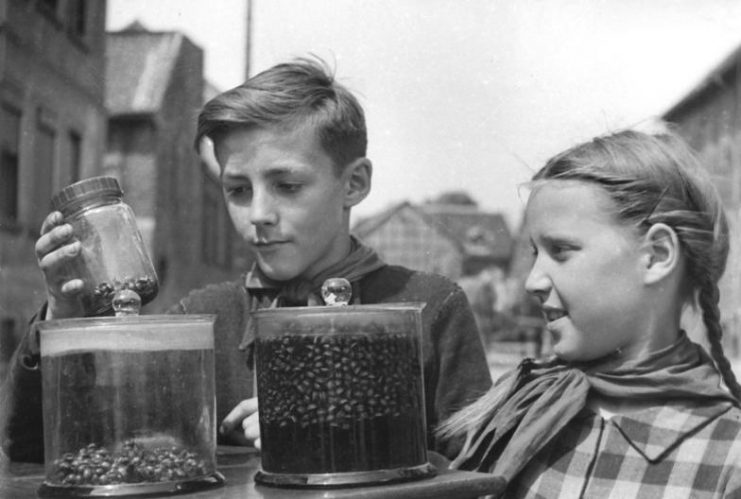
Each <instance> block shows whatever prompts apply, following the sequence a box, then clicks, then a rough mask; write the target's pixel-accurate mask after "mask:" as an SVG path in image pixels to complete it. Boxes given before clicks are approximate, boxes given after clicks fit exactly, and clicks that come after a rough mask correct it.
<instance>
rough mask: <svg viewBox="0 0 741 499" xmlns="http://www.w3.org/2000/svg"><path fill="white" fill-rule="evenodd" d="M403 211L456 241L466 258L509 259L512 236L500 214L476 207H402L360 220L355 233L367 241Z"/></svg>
mask: <svg viewBox="0 0 741 499" xmlns="http://www.w3.org/2000/svg"><path fill="white" fill-rule="evenodd" d="M403 209H409V210H413V211H414V212H416V213H417V214H418V215H419V216H420V218H421V219H423V220H425V221H426V222H427V224H428V225H430V226H431V227H432V228H433V229H435V230H436V231H437V232H438V233H440V234H441V235H442V236H443V237H445V238H447V239H449V240H451V241H453V242H454V243H455V244H456V245H457V246H458V247H459V248H461V250H462V252H463V253H464V254H465V255H467V256H476V257H484V258H494V259H508V258H509V256H510V254H511V250H512V235H511V233H510V231H509V228H508V226H507V222H506V221H505V219H504V217H503V216H502V215H501V214H499V213H488V212H484V211H481V210H480V209H479V208H478V207H476V206H467V205H453V204H438V203H427V204H421V205H412V204H410V203H409V202H406V201H405V202H403V203H399V204H397V205H394V206H392V207H390V208H389V209H386V210H384V211H382V212H380V213H378V214H376V215H374V216H371V217H367V218H364V219H362V220H359V221H358V222H357V223H356V224H355V225H354V226H353V232H354V233H355V234H357V235H358V236H360V237H361V238H362V237H365V236H368V235H369V234H371V233H373V232H375V231H376V230H377V229H379V228H380V227H382V226H383V225H384V224H385V223H386V222H387V221H388V220H389V219H391V218H392V217H393V216H394V215H395V214H397V213H398V212H400V211H401V210H403Z"/></svg>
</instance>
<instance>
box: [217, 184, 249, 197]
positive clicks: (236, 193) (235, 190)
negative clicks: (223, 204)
mask: <svg viewBox="0 0 741 499" xmlns="http://www.w3.org/2000/svg"><path fill="white" fill-rule="evenodd" d="M224 190H225V191H226V194H227V195H228V196H229V197H244V196H246V195H249V194H250V193H251V192H252V189H250V187H249V186H246V185H235V186H231V187H225V188H224Z"/></svg>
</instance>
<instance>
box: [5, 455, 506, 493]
mask: <svg viewBox="0 0 741 499" xmlns="http://www.w3.org/2000/svg"><path fill="white" fill-rule="evenodd" d="M430 462H431V463H432V464H433V465H435V466H436V467H437V469H438V473H437V475H436V476H434V477H430V478H425V479H421V480H415V481H411V482H404V483H396V484H388V485H374V486H363V487H345V488H331V489H330V488H327V489H306V488H304V489H299V488H283V487H280V488H279V487H270V486H265V485H260V484H255V481H254V476H255V473H256V472H257V471H258V470H259V469H260V455H259V453H258V452H257V451H255V450H254V449H250V448H245V447H221V446H220V447H219V449H218V451H217V463H218V470H219V472H220V473H221V474H222V475H223V476H224V478H225V483H224V485H222V486H220V487H215V488H211V489H207V490H201V491H199V492H190V493H180V494H177V495H176V496H172V495H171V496H169V497H178V498H180V497H182V498H211V499H217V498H219V499H230V498H247V499H253V498H254V499H277V498H286V499H292V498H300V499H315V498H317V499H318V498H323V499H340V498H351V497H352V498H361V499H375V498H378V499H381V498H384V499H387V498H388V499H393V498H404V499H416V498H419V499H433V498H438V499H441V498H455V499H459V498H466V497H480V496H485V495H491V496H494V497H496V496H498V495H499V494H500V493H501V492H502V489H503V488H504V480H503V479H502V478H499V477H496V476H493V475H490V474H486V473H473V472H468V471H457V470H449V469H445V465H446V461H445V459H444V458H442V457H441V456H439V455H437V454H435V453H430ZM43 472H44V469H43V466H42V465H41V464H31V463H9V464H7V465H6V466H0V498H6V497H7V498H18V499H22V498H33V497H37V491H38V489H39V486H40V485H41V484H42V482H43V480H44V475H43ZM150 497H151V496H150Z"/></svg>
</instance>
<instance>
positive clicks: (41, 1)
mask: <svg viewBox="0 0 741 499" xmlns="http://www.w3.org/2000/svg"><path fill="white" fill-rule="evenodd" d="M37 5H38V6H39V10H40V11H41V12H43V13H44V14H46V15H47V16H49V17H50V18H52V19H58V17H59V0H38V3H37Z"/></svg>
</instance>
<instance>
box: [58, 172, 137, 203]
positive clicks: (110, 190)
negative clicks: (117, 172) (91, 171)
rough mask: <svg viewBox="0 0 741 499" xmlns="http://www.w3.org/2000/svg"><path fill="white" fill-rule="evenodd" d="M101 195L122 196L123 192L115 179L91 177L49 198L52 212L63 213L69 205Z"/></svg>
mask: <svg viewBox="0 0 741 499" xmlns="http://www.w3.org/2000/svg"><path fill="white" fill-rule="evenodd" d="M101 195H111V196H123V190H122V189H121V186H120V185H119V183H118V180H116V178H115V177H91V178H86V179H84V180H80V181H79V182H75V183H74V184H72V185H68V186H67V187H65V188H64V189H62V190H61V191H59V192H58V193H56V194H55V195H54V196H53V197H52V198H51V207H52V210H59V211H63V210H64V209H65V208H67V207H69V205H70V204H71V203H77V202H81V201H85V200H87V199H92V198H95V197H98V196H101Z"/></svg>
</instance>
